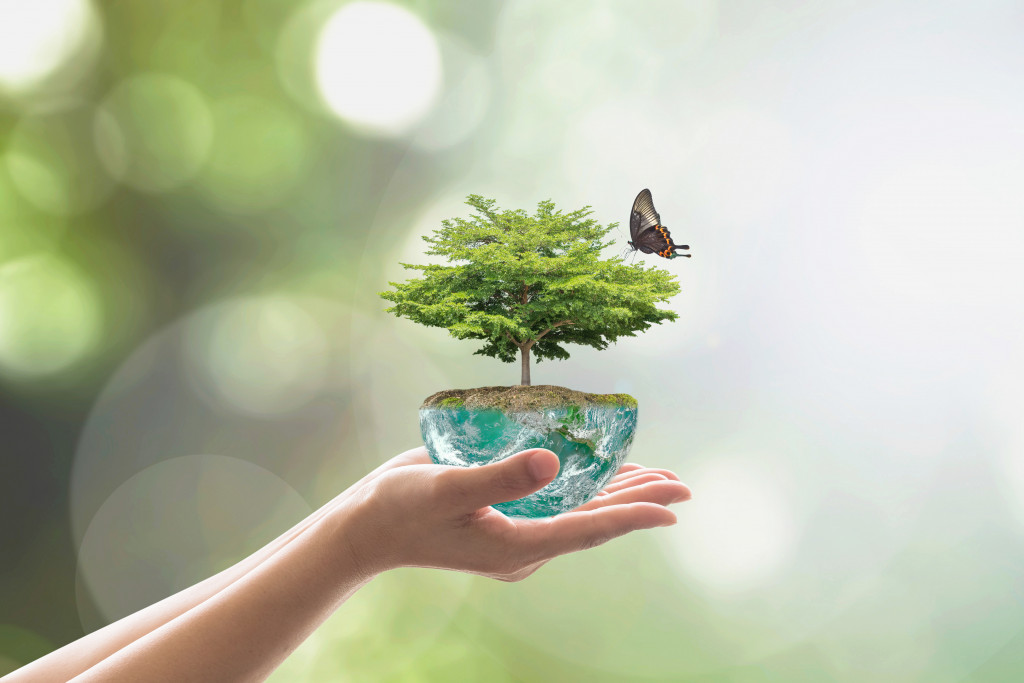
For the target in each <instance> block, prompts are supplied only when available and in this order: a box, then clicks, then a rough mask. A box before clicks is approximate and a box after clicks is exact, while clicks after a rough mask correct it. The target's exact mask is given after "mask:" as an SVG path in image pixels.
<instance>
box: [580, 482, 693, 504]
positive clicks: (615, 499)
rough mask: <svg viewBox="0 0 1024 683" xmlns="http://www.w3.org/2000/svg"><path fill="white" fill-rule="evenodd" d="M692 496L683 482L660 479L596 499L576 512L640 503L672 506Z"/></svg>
mask: <svg viewBox="0 0 1024 683" xmlns="http://www.w3.org/2000/svg"><path fill="white" fill-rule="evenodd" d="M690 495H691V494H690V489H689V488H687V487H686V485H685V484H683V483H682V482H678V481H671V480H669V479H660V480H658V481H651V482H648V483H646V484H640V485H639V486H630V487H629V488H626V489H622V490H621V491H616V492H615V493H611V494H609V495H607V496H600V497H597V498H594V499H593V500H591V501H590V502H587V503H584V504H583V505H581V506H579V507H578V508H576V510H578V511H585V510H596V509H597V508H603V507H607V506H609V505H621V504H623V503H640V502H648V503H657V504H658V505H671V504H672V503H681V502H683V501H684V500H689V499H690Z"/></svg>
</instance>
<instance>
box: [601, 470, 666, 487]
mask: <svg viewBox="0 0 1024 683" xmlns="http://www.w3.org/2000/svg"><path fill="white" fill-rule="evenodd" d="M649 472H654V473H655V474H660V475H661V476H663V477H665V478H666V479H674V480H676V481H679V476H678V475H677V474H676V473H675V472H673V471H672V470H665V469H661V468H658V467H637V468H634V469H631V470H629V471H628V472H623V471H622V470H619V472H618V473H617V474H616V475H615V476H614V477H612V478H611V479H610V480H608V483H609V484H613V483H616V482H620V481H623V480H624V479H629V478H630V477H635V476H637V475H638V474H647V473H649Z"/></svg>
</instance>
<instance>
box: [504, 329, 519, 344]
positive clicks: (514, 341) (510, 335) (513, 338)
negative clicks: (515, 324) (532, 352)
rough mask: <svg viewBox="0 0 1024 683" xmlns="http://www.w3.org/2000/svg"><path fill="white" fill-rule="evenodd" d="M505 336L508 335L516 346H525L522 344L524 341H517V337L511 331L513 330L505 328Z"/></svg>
mask: <svg viewBox="0 0 1024 683" xmlns="http://www.w3.org/2000/svg"><path fill="white" fill-rule="evenodd" d="M505 336H506V337H508V339H509V341H511V342H512V343H513V344H515V345H516V346H518V347H519V348H523V345H522V343H521V342H517V341H516V338H515V337H513V336H512V333H511V332H509V331H508V330H505Z"/></svg>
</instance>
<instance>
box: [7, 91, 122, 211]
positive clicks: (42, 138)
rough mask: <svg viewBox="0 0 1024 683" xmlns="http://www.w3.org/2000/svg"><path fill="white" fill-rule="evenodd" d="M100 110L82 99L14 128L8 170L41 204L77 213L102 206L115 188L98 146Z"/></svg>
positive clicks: (26, 119) (44, 207)
mask: <svg viewBox="0 0 1024 683" xmlns="http://www.w3.org/2000/svg"><path fill="white" fill-rule="evenodd" d="M95 116H96V112H95V110H94V109H93V108H92V107H90V106H88V105H84V104H81V103H76V102H70V101H68V102H61V103H60V104H59V105H57V106H54V107H50V108H47V109H45V110H38V111H35V112H33V113H32V114H29V115H26V116H25V117H23V118H22V119H21V121H19V122H18V125H17V126H16V127H15V129H14V130H13V131H12V132H11V136H10V138H9V141H8V145H7V154H6V156H5V160H6V162H7V172H8V173H9V174H10V176H11V180H12V181H13V182H14V185H15V187H17V188H18V192H20V193H21V195H22V196H23V197H25V199H27V200H28V201H29V202H31V203H32V204H33V205H34V206H35V207H36V208H38V209H40V210H41V211H45V212H46V213H51V214H56V215H73V214H80V213H83V212H85V211H89V210H91V209H94V208H96V207H98V206H99V205H100V204H102V203H103V202H104V201H105V200H106V199H107V198H108V197H109V196H110V193H111V191H112V190H113V188H114V182H113V180H112V179H111V178H110V176H109V175H107V174H106V173H104V172H103V170H102V165H101V163H100V155H99V154H98V152H97V149H96V147H95V146H94V145H93V140H92V131H93V126H94V120H95Z"/></svg>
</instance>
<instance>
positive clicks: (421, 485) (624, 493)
mask: <svg viewBox="0 0 1024 683" xmlns="http://www.w3.org/2000/svg"><path fill="white" fill-rule="evenodd" d="M428 463H430V458H429V456H428V455H427V452H426V449H424V448H417V449H414V450H411V451H407V452H406V453H403V454H402V455H400V456H398V457H396V458H394V459H393V460H391V461H389V462H388V463H386V464H385V465H384V466H382V467H381V468H379V469H378V470H377V471H375V472H373V473H371V474H370V475H368V476H367V477H366V478H365V479H363V480H362V481H360V482H358V483H357V484H356V485H354V486H353V487H352V488H351V489H350V490H349V491H348V492H347V493H348V494H349V495H348V496H347V497H348V498H349V502H350V504H349V505H344V506H343V507H344V508H347V511H348V512H349V513H351V514H352V519H353V520H357V521H356V523H355V524H349V525H347V526H348V528H349V529H350V530H351V533H352V534H353V536H352V538H351V541H350V544H351V546H352V549H353V552H354V553H355V554H356V555H357V557H359V558H360V560H361V562H362V563H364V566H365V567H366V571H367V572H368V573H376V572H379V571H384V570H386V569H389V568H392V567H399V566H416V567H435V568H440V569H453V570H458V571H465V572H470V573H474V574H480V575H483V576H488V577H492V578H496V579H500V580H504V581H518V580H521V579H523V578H526V577H527V576H529V575H530V574H532V573H533V572H534V571H536V570H537V569H538V568H539V567H540V566H541V565H543V564H544V563H545V562H547V561H548V560H550V559H551V558H553V557H555V556H557V555H563V554H566V553H570V552H575V551H578V550H584V549H587V548H592V547H594V546H597V545H600V544H602V543H604V542H606V541H609V540H611V539H613V538H616V537H618V536H621V535H623V534H626V533H629V532H630V531H635V530H638V529H648V528H651V527H657V526H668V525H671V524H674V523H675V521H676V518H675V515H674V514H673V513H672V512H671V511H669V510H668V508H667V507H666V506H667V505H669V504H672V503H677V502H681V501H684V500H688V499H689V498H690V490H689V489H688V488H687V487H686V486H685V485H684V484H682V483H681V482H680V481H679V478H678V477H677V476H676V475H675V474H674V473H672V472H670V471H668V470H660V469H648V468H645V467H642V466H640V465H635V464H627V465H624V466H623V467H622V468H621V469H620V470H619V472H618V473H617V474H616V476H615V477H614V478H613V479H612V480H611V481H610V482H609V484H608V486H606V487H605V489H604V490H603V491H601V493H600V494H599V495H598V496H597V497H596V498H594V499H593V500H591V501H590V502H588V503H587V504H585V505H582V506H580V507H579V508H577V509H576V510H573V511H571V512H566V513H563V514H560V515H557V516H555V517H550V518H546V519H521V518H510V517H506V516H505V515H504V514H502V513H500V512H498V511H497V510H495V509H493V508H492V507H490V506H491V505H492V504H494V503H501V502H506V501H510V500H516V499H518V498H522V497H523V496H526V495H529V494H531V493H533V492H534V491H537V490H538V489H540V488H542V487H544V486H546V485H547V484H549V483H550V482H551V481H552V480H553V479H554V478H555V476H556V475H557V473H558V467H559V462H558V457H557V456H555V454H554V453H552V452H550V451H546V450H539V449H538V450H531V451H524V452H522V453H518V454H516V455H514V456H512V457H510V458H507V459H505V460H503V461H501V462H498V463H493V464H491V465H485V466H481V467H472V468H468V467H466V468H464V467H445V466H441V465H433V464H428Z"/></svg>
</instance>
